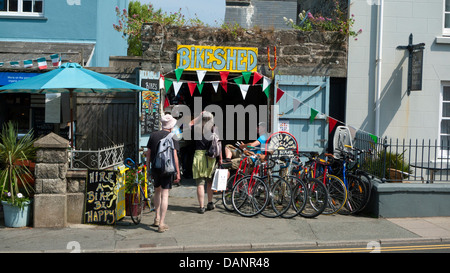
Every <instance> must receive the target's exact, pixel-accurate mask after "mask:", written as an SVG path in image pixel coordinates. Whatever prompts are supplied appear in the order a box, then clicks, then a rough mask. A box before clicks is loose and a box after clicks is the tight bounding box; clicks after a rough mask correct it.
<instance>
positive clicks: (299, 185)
mask: <svg viewBox="0 0 450 273" xmlns="http://www.w3.org/2000/svg"><path fill="white" fill-rule="evenodd" d="M284 179H285V180H286V182H287V183H288V184H289V186H290V187H291V192H292V193H291V205H290V206H289V208H288V209H287V210H286V212H284V213H283V214H281V217H283V218H293V217H295V216H297V215H298V214H299V213H300V212H301V211H302V210H303V209H304V208H305V205H306V202H307V197H308V194H307V188H306V185H305V183H303V181H302V180H301V179H300V178H298V177H295V176H293V175H291V176H288V177H285V178H284Z"/></svg>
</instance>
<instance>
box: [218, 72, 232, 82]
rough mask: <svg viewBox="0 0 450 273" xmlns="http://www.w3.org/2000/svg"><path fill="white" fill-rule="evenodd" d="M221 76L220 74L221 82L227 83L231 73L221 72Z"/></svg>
mask: <svg viewBox="0 0 450 273" xmlns="http://www.w3.org/2000/svg"><path fill="white" fill-rule="evenodd" d="M219 74H220V79H221V81H222V82H226V81H227V79H228V74H230V72H229V71H220V72H219Z"/></svg>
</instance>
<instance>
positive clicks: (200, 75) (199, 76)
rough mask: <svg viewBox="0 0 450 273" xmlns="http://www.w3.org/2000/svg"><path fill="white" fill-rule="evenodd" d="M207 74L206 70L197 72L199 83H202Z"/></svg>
mask: <svg viewBox="0 0 450 273" xmlns="http://www.w3.org/2000/svg"><path fill="white" fill-rule="evenodd" d="M205 74H206V70H197V78H198V82H199V83H202V81H203V78H204V77H205Z"/></svg>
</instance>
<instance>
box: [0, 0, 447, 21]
mask: <svg viewBox="0 0 450 273" xmlns="http://www.w3.org/2000/svg"><path fill="white" fill-rule="evenodd" d="M4 1H5V3H6V5H8V3H9V0H4ZM23 1H24V0H17V11H0V17H18V16H20V17H43V16H44V3H45V0H40V1H41V2H42V12H34V11H31V12H29V11H23ZM31 1H32V4H31V8H32V9H33V8H34V3H35V1H36V0H31ZM444 1H445V0H444Z"/></svg>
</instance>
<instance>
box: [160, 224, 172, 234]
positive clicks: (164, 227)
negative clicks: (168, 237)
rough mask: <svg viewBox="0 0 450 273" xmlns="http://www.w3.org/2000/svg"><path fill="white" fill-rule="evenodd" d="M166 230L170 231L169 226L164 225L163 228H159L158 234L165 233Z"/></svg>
mask: <svg viewBox="0 0 450 273" xmlns="http://www.w3.org/2000/svg"><path fill="white" fill-rule="evenodd" d="M166 230H169V226H168V225H163V226H159V227H158V232H159V233H163V232H164V231H166Z"/></svg>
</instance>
